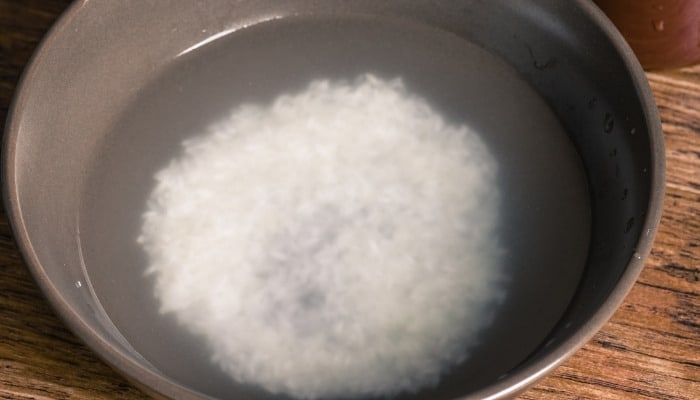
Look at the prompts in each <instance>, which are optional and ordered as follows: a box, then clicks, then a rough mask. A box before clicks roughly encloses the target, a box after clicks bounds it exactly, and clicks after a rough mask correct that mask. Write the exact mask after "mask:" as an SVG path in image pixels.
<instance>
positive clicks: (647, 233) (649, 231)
mask: <svg viewBox="0 0 700 400" xmlns="http://www.w3.org/2000/svg"><path fill="white" fill-rule="evenodd" d="M646 235H647V236H649V235H651V228H649V229H647V232H646Z"/></svg>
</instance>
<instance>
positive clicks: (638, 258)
mask: <svg viewBox="0 0 700 400" xmlns="http://www.w3.org/2000/svg"><path fill="white" fill-rule="evenodd" d="M633 255H634V258H636V259H637V260H641V259H642V255H641V254H639V253H637V252H636V251H635V252H634V254H633Z"/></svg>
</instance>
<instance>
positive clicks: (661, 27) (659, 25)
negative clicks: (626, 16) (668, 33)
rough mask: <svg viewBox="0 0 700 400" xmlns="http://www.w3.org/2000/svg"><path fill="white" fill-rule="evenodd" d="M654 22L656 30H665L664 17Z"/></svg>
mask: <svg viewBox="0 0 700 400" xmlns="http://www.w3.org/2000/svg"><path fill="white" fill-rule="evenodd" d="M652 24H653V25H654V30H655V31H657V32H663V31H664V28H665V26H664V20H663V19H655V20H653V21H652Z"/></svg>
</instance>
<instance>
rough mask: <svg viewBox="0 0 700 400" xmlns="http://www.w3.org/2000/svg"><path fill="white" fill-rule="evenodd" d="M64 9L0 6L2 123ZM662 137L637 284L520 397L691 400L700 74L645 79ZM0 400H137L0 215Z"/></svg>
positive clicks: (699, 346) (20, 1) (696, 374)
mask: <svg viewBox="0 0 700 400" xmlns="http://www.w3.org/2000/svg"><path fill="white" fill-rule="evenodd" d="M68 3H69V1H68V0H26V1H25V0H0V126H3V125H4V121H5V117H6V114H7V108H8V104H9V102H10V98H11V96H12V93H13V91H14V87H15V84H16V82H17V79H18V77H19V74H20V72H21V70H22V68H23V67H24V66H25V64H26V63H27V60H28V58H29V56H30V55H31V53H32V51H33V50H34V48H35V46H36V44H37V42H38V40H39V39H40V38H41V37H42V35H43V34H44V33H45V31H46V29H47V28H48V27H49V26H50V25H51V23H52V22H53V21H54V20H55V19H56V17H57V16H58V14H59V13H60V12H61V11H62V10H64V9H65V7H66V6H67V4H68ZM648 77H649V80H650V82H651V86H652V88H653V90H654V94H655V95H656V100H657V103H658V106H659V110H660V112H661V118H662V120H663V128H664V132H665V136H666V146H667V147H666V156H667V168H668V170H667V173H668V174H667V183H666V201H665V208H664V213H663V220H662V223H661V228H660V231H659V233H658V235H657V237H656V242H655V244H654V248H653V250H652V254H651V257H650V258H649V259H648V261H647V265H646V268H645V270H644V272H643V273H642V275H641V277H640V278H639V281H638V282H637V284H636V285H635V286H634V288H633V289H632V292H631V293H630V294H629V296H628V297H627V299H626V301H625V303H624V304H623V305H622V307H621V308H620V309H619V311H618V312H617V313H616V314H615V316H614V317H613V318H612V320H611V321H610V322H609V323H608V324H607V325H606V326H605V327H604V328H603V330H602V331H601V332H600V333H598V334H597V335H596V336H595V338H594V339H593V340H592V341H591V342H590V343H589V344H588V345H586V346H585V347H584V348H583V349H582V350H580V351H579V352H578V353H577V354H576V355H575V356H574V357H573V358H571V359H569V360H568V361H567V362H566V363H565V364H564V365H562V366H561V367H559V368H558V369H557V370H556V371H555V372H554V373H553V374H552V375H550V376H549V377H547V378H545V379H544V380H543V381H541V382H540V383H539V384H538V385H537V386H535V387H534V388H532V389H531V390H530V391H528V392H526V393H525V394H523V395H522V397H521V398H522V399H640V400H641V399H664V400H670V399H686V400H697V399H700V67H694V68H686V69H681V70H676V71H664V72H654V73H649V74H648ZM0 398H2V399H69V398H70V399H143V398H145V395H143V394H142V393H141V392H140V391H139V390H137V389H135V388H133V387H132V386H131V385H130V384H129V383H127V382H126V381H125V380H124V379H123V378H121V377H120V376H119V375H117V374H116V373H115V372H113V371H112V370H111V369H110V368H109V367H107V366H106V365H105V364H104V363H102V362H101V361H100V360H98V358H97V357H96V356H95V355H94V354H93V353H92V352H91V351H90V350H88V349H87V348H86V347H85V346H84V345H82V344H81V343H80V341H79V340H77V339H76V338H75V337H74V336H73V334H72V333H70V332H69V331H68V330H67V329H66V328H65V327H64V325H63V324H62V323H61V321H60V320H58V319H57V318H56V316H55V315H54V313H53V312H52V310H51V308H50V307H49V305H48V304H47V303H46V301H45V300H44V299H43V297H42V295H41V293H40V292H39V290H38V288H37V286H36V285H35V283H34V282H33V280H32V278H31V276H30V275H29V272H28V271H27V269H26V267H25V266H24V264H23V262H22V260H21V258H20V256H19V254H18V252H17V249H16V247H15V244H14V242H13V239H12V233H11V232H10V229H9V227H8V223H7V218H6V216H5V215H4V213H2V214H1V215H0Z"/></svg>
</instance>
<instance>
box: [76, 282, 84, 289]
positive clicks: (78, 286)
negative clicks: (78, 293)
mask: <svg viewBox="0 0 700 400" xmlns="http://www.w3.org/2000/svg"><path fill="white" fill-rule="evenodd" d="M82 286H83V284H82V282H80V281H75V287H77V288H78V289H80V288H81V287H82Z"/></svg>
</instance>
